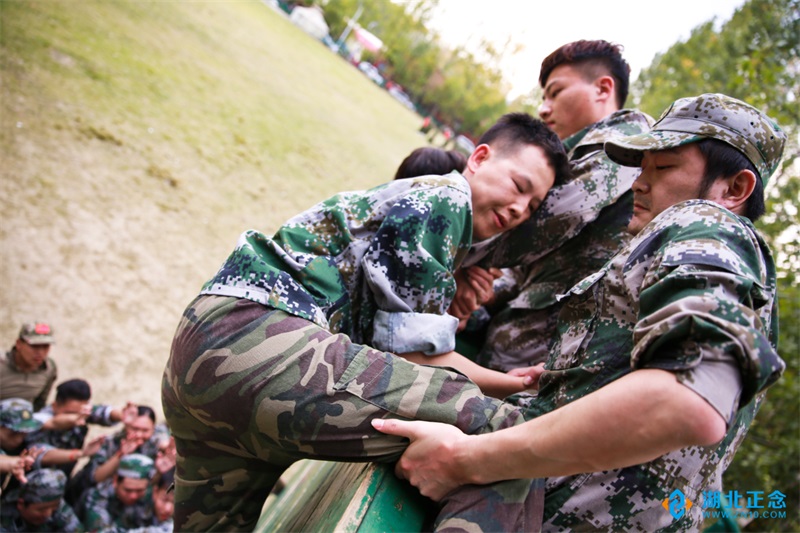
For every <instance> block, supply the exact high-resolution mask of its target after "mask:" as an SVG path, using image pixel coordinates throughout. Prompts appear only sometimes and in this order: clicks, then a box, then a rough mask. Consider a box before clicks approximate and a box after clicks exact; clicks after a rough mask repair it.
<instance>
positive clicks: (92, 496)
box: [81, 479, 155, 531]
mask: <svg viewBox="0 0 800 533" xmlns="http://www.w3.org/2000/svg"><path fill="white" fill-rule="evenodd" d="M150 502H151V499H150V491H149V490H148V493H147V494H146V495H145V496H144V497H143V498H142V499H140V500H139V501H137V502H136V503H134V504H133V505H123V503H122V502H121V501H119V499H118V498H117V496H116V493H115V492H114V481H113V480H112V479H108V480H106V481H103V482H102V483H99V484H98V485H96V486H94V487H92V488H91V489H89V491H88V492H87V493H86V497H85V500H84V501H83V502H82V504H81V518H83V523H84V525H85V526H86V530H87V531H126V530H128V529H134V528H139V527H146V526H150V525H152V524H153V523H154V522H155V518H154V516H153V506H152V504H151V503H150Z"/></svg>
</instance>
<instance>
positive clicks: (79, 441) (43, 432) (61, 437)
mask: <svg viewBox="0 0 800 533" xmlns="http://www.w3.org/2000/svg"><path fill="white" fill-rule="evenodd" d="M111 409H112V408H111V406H108V405H93V406H92V411H91V413H90V414H89V416H88V417H87V418H86V424H84V425H81V426H74V427H71V428H69V429H65V430H63V431H58V430H47V429H39V430H38V431H34V432H33V433H31V434H30V435H27V436H26V437H25V445H26V446H27V447H30V446H39V445H43V444H47V445H49V446H52V447H53V448H58V449H61V450H80V449H82V448H83V444H84V442H85V441H86V435H87V433H88V432H89V426H88V424H97V425H101V426H113V425H114V422H112V421H111V418H110V412H111ZM34 417H35V418H36V419H37V420H41V421H42V422H45V421H47V420H49V419H51V418H52V417H53V407H52V406H51V405H48V406H47V407H45V408H44V409H42V410H41V411H37V412H36V413H35V414H34ZM38 461H41V457H39V459H38ZM76 463H77V461H74V462H71V463H65V464H61V465H55V466H54V467H53V468H58V469H59V470H61V471H62V472H64V473H65V474H67V476H69V475H70V473H71V472H72V470H73V468H74V467H75V464H76Z"/></svg>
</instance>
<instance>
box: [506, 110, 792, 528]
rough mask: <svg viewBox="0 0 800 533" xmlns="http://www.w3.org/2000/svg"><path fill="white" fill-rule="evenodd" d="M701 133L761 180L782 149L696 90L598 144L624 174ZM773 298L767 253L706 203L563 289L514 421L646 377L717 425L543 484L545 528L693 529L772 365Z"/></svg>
mask: <svg viewBox="0 0 800 533" xmlns="http://www.w3.org/2000/svg"><path fill="white" fill-rule="evenodd" d="M687 132H691V133H687ZM704 138H714V139H718V140H722V141H723V142H727V143H728V144H730V145H732V146H734V147H735V148H737V149H738V150H740V151H741V152H742V153H744V154H745V155H746V156H747V157H748V159H750V161H751V162H752V163H753V164H754V165H755V167H756V169H757V171H758V172H759V174H760V176H761V177H763V180H764V181H766V179H767V178H768V177H769V176H770V175H771V174H772V173H773V172H774V170H775V168H776V167H777V165H778V163H779V161H780V158H781V154H782V151H783V143H784V141H785V136H784V135H783V134H782V133H781V132H780V130H779V129H778V128H777V125H775V124H774V123H773V122H772V121H771V120H770V119H768V117H764V116H763V115H761V114H760V113H758V111H756V110H755V109H753V108H751V107H750V106H747V105H746V104H744V103H743V102H739V101H737V100H733V99H731V98H729V97H725V96H723V95H701V96H699V97H695V98H689V99H681V100H678V101H677V102H676V103H675V104H673V106H672V107H671V108H670V109H669V110H668V111H667V112H665V114H664V115H662V118H661V119H660V120H659V122H657V123H656V124H655V125H654V127H653V129H652V130H651V131H650V132H649V133H647V134H642V135H638V136H633V137H630V138H625V139H621V140H616V141H612V142H610V143H608V144H606V147H605V148H606V152H607V153H608V155H609V157H611V158H612V159H614V160H615V161H617V162H619V163H621V164H627V165H636V164H640V162H641V158H642V152H641V150H661V149H666V148H674V147H676V146H681V145H683V144H686V143H688V142H694V141H697V140H701V139H704ZM757 179H758V177H757ZM775 290H776V279H775V266H774V263H773V259H772V256H771V253H770V251H769V248H768V247H767V245H766V243H765V242H764V240H763V239H762V238H761V236H760V235H758V233H757V232H756V230H755V228H754V227H753V225H752V223H751V222H750V221H749V220H747V219H745V218H743V217H740V216H737V215H735V214H733V213H732V212H730V211H728V210H727V209H724V208H723V207H721V206H719V205H717V204H715V203H712V202H708V201H705V200H689V201H685V202H681V203H678V204H676V205H674V206H672V207H671V208H669V209H666V210H665V211H663V212H662V213H661V214H659V215H658V216H657V217H655V218H654V219H653V220H652V221H651V222H650V223H649V224H648V225H647V226H646V227H645V228H643V229H642V231H641V232H639V234H638V235H636V236H635V237H633V238H632V240H631V241H630V242H629V243H628V244H627V245H626V246H625V247H624V248H623V249H622V250H621V251H620V253H619V254H618V255H617V256H615V257H614V258H613V259H612V260H611V261H610V262H609V263H608V264H607V265H605V266H604V267H603V268H602V269H601V270H599V271H598V272H596V273H595V274H592V275H590V276H588V277H586V278H585V279H584V280H582V281H581V282H580V283H578V284H577V285H576V286H575V287H573V288H572V289H571V290H570V291H569V293H568V295H567V297H566V300H565V303H564V306H563V308H562V311H561V314H560V315H559V327H558V330H559V338H558V340H557V342H556V343H555V344H554V347H553V350H552V353H551V357H550V359H549V360H548V362H547V365H546V367H547V369H548V370H549V372H547V373H545V374H544V375H543V377H542V379H541V382H540V388H539V393H538V395H537V396H536V398H535V399H533V400H532V401H530V402H529V405H528V408H527V411H526V417H537V416H541V415H542V414H545V413H547V412H551V411H553V410H555V409H557V408H559V407H561V406H563V405H565V404H567V403H570V402H572V401H575V400H577V399H579V398H582V397H585V396H587V395H589V394H591V393H592V392H595V391H597V390H598V389H600V388H602V387H603V386H605V385H607V384H609V383H611V382H613V381H615V380H617V379H619V378H621V377H623V376H624V375H626V374H628V373H630V372H632V371H636V370H638V369H644V368H651V369H661V370H667V371H670V372H673V373H674V374H675V376H676V379H677V380H678V381H679V382H680V383H682V384H683V385H685V386H686V387H689V388H690V389H692V390H693V391H695V392H696V393H697V394H698V395H700V396H701V397H703V398H704V399H705V400H706V401H708V403H709V404H710V405H711V406H713V407H714V408H715V409H716V410H717V411H718V412H719V413H720V415H721V416H722V417H723V418H724V419H725V421H726V423H727V428H728V429H727V434H726V436H725V437H724V439H723V440H722V441H721V442H720V443H719V444H717V445H712V446H707V447H701V446H691V447H686V448H683V449H680V450H676V451H673V452H670V453H667V454H664V455H662V456H660V457H658V458H657V459H655V460H653V461H650V462H647V463H643V464H639V465H635V466H631V467H627V468H621V469H615V470H611V471H606V472H596V473H587V474H582V475H575V476H566V477H560V478H549V479H548V480H547V492H546V499H545V515H544V520H545V521H544V529H545V531H562V530H587V529H603V530H609V531H656V530H667V531H668V530H690V531H697V530H700V529H701V527H702V520H703V516H702V514H703V493H704V492H705V491H721V490H722V487H721V482H722V474H723V472H724V471H725V469H726V468H727V466H728V465H729V464H730V462H731V460H732V458H733V455H734V453H735V451H736V448H737V447H738V446H739V444H740V443H741V441H742V439H743V438H744V436H745V433H746V431H747V429H748V427H749V426H750V423H751V422H752V420H753V417H754V416H755V413H756V411H757V410H758V407H759V404H760V403H761V401H762V400H763V397H764V391H765V389H766V388H767V387H768V386H769V385H771V384H772V383H773V382H775V381H776V380H777V379H778V377H779V376H780V374H781V372H782V371H783V368H784V363H783V361H782V360H781V359H780V357H779V356H778V354H777V352H776V343H777V339H778V324H777V308H776V305H777V303H776V302H777V301H776V294H775ZM521 403H524V402H521ZM609 416H613V413H610V414H609ZM686 416H687V417H689V416H692V414H691V413H686ZM675 491H680V494H679V495H678V496H676V495H675ZM684 498H685V500H688V501H689V502H691V505H689V504H688V503H686V502H685V500H684ZM676 504H677V505H676Z"/></svg>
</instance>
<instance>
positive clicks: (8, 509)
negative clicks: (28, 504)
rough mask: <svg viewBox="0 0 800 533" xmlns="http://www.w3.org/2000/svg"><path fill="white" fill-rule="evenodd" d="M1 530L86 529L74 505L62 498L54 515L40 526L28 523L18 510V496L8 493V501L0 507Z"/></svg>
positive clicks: (77, 530) (77, 532)
mask: <svg viewBox="0 0 800 533" xmlns="http://www.w3.org/2000/svg"><path fill="white" fill-rule="evenodd" d="M0 531H25V532H30V533H35V532H38V531H69V532H76V533H82V532H83V531H85V529H84V527H83V524H82V523H81V521H80V520H78V517H77V516H76V515H75V512H74V511H73V510H72V507H70V506H69V505H67V503H66V502H65V501H64V500H63V499H62V500H61V505H59V507H58V509H56V512H54V513H53V516H51V517H50V519H49V520H48V521H47V522H45V523H44V524H41V525H39V526H33V525H31V524H29V523H27V522H26V521H25V520H23V519H22V516H20V514H19V511H18V510H17V498H16V497H15V496H14V495H13V494H9V495H8V501H6V502H4V503H3V505H2V509H0Z"/></svg>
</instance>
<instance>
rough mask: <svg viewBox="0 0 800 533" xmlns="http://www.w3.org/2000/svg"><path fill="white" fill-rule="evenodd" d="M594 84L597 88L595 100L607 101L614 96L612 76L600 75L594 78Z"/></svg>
mask: <svg viewBox="0 0 800 533" xmlns="http://www.w3.org/2000/svg"><path fill="white" fill-rule="evenodd" d="M594 86H595V87H596V88H597V100H598V101H601V102H607V101H609V100H613V99H614V98H616V95H615V94H614V78H612V77H611V76H600V77H599V78H597V79H595V80H594Z"/></svg>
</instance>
